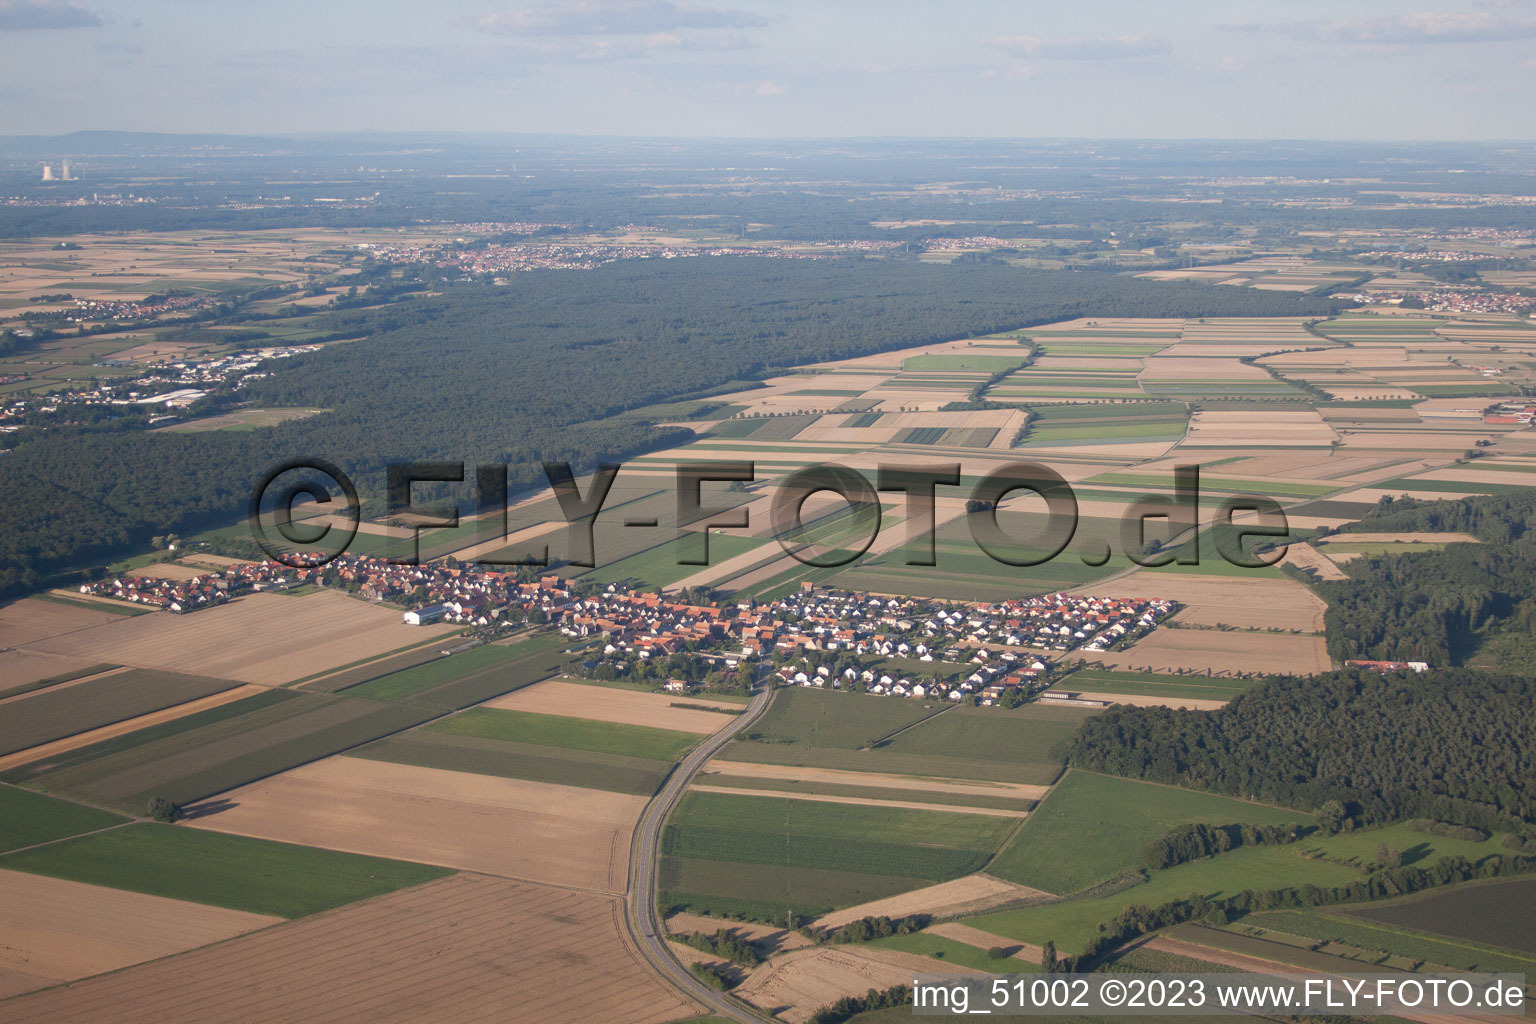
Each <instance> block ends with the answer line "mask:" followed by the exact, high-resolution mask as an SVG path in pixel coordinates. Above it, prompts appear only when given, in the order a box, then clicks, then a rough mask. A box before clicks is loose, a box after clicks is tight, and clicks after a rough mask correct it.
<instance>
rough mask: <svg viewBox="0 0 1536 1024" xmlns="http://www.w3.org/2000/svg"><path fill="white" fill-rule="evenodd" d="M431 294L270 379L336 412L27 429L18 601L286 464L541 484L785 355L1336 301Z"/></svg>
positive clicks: (758, 291) (207, 521)
mask: <svg viewBox="0 0 1536 1024" xmlns="http://www.w3.org/2000/svg"><path fill="white" fill-rule="evenodd" d="M432 291H433V292H434V293H436V294H433V295H431V296H423V297H413V298H407V299H404V300H401V301H397V302H394V303H391V304H389V305H386V306H383V307H379V308H374V309H365V310H344V311H338V312H335V313H331V314H328V315H327V316H326V317H325V318H324V319H323V320H321V321H319V322H317V323H316V324H315V327H314V329H315V330H316V331H319V332H321V333H324V334H330V335H333V336H350V337H358V336H362V337H364V339H365V340H361V341H355V342H347V343H342V344H336V345H330V346H327V347H326V348H324V349H323V350H321V351H319V352H316V353H312V354H309V355H304V356H298V357H294V358H291V359H286V360H283V362H282V364H281V365H280V366H275V367H274V370H275V372H274V373H273V374H272V376H270V377H268V378H266V379H265V380H263V381H260V382H259V383H257V384H256V385H255V386H253V387H252V388H251V390H250V397H251V398H252V399H253V400H255V401H256V402H257V403H258V404H262V405H277V406H309V407H319V408H326V409H329V410H330V411H329V412H328V413H325V414H323V415H319V416H314V417H311V418H308V419H303V420H295V421H290V422H287V423H284V424H281V425H278V426H275V427H271V428H267V429H263V430H257V431H246V432H221V431H207V432H202V433H185V434H184V433H142V432H117V433H114V432H94V431H89V430H85V429H78V430H74V431H50V432H47V433H44V434H41V435H39V436H37V437H35V438H33V439H31V440H29V441H27V442H26V443H24V444H21V445H18V447H17V448H16V449H15V450H13V451H12V452H11V453H10V454H8V455H7V456H5V458H4V460H3V461H0V488H3V490H4V493H5V494H6V502H5V506H4V529H3V530H0V595H5V594H13V593H17V592H20V591H22V590H25V589H28V588H32V587H36V586H38V585H40V584H41V583H42V582H43V581H44V580H45V579H46V577H47V576H48V574H49V573H52V572H55V571H57V570H60V569H63V568H66V567H81V566H82V565H84V564H86V563H88V562H89V561H91V560H100V559H103V558H106V557H109V556H111V555H113V554H116V553H120V552H123V551H125V550H127V549H130V548H132V547H133V546H134V545H141V544H143V542H145V541H146V540H147V539H148V538H149V536H150V535H152V534H164V533H166V532H168V531H176V532H180V533H187V532H189V531H190V530H192V529H193V528H196V527H200V526H207V525H214V524H216V523H220V522H224V521H228V520H230V519H232V518H233V517H234V516H235V515H237V514H238V513H239V512H240V511H241V510H242V509H243V507H244V505H245V503H246V502H247V501H248V499H249V497H250V492H251V490H252V488H253V487H254V486H255V484H256V482H257V481H259V480H260V479H261V477H262V475H263V474H264V473H265V472H266V470H267V468H268V467H269V466H271V465H273V464H274V463H276V462H279V461H281V460H285V459H290V458H296V457H319V458H324V459H328V460H330V461H331V462H334V463H336V464H337V465H339V466H340V467H342V468H343V469H344V470H345V471H346V472H347V473H348V474H349V475H351V476H352V478H353V479H354V480H355V481H357V484H358V486H359V488H360V489H361V490H362V491H363V492H364V494H365V495H368V496H371V497H373V498H376V499H377V498H379V497H381V496H382V495H383V493H384V488H383V467H384V465H385V463H386V462H388V461H393V460H431V459H440V460H450V461H458V460H465V461H469V462H487V463H494V462H501V463H506V464H507V465H508V466H509V471H508V472H509V482H510V486H511V488H512V490H513V491H518V490H521V489H524V488H527V487H530V486H533V485H535V484H540V485H541V484H542V481H543V476H542V470H541V469H540V465H539V464H540V463H541V462H542V461H545V460H552V461H562V462H570V463H572V464H573V465H574V466H576V467H577V468H578V470H580V469H581V468H585V467H591V466H593V465H595V464H597V463H599V462H604V461H615V460H621V459H623V458H625V457H628V456H631V455H634V454H637V453H639V452H642V451H646V450H654V449H656V448H658V447H663V446H666V445H670V444H675V443H677V442H678V441H679V440H681V439H682V438H684V437H688V436H692V435H691V432H688V431H686V430H682V429H679V428H661V427H657V426H655V425H654V423H652V422H651V421H649V420H648V419H647V418H646V417H645V415H644V413H643V409H644V407H646V406H648V405H653V404H657V403H664V402H671V401H676V400H678V399H684V398H692V397H702V396H705V395H708V394H710V393H713V392H718V391H719V390H720V389H721V388H722V387H724V386H725V385H728V384H730V383H731V382H746V381H751V380H754V379H756V378H759V377H763V376H767V375H770V374H772V373H774V372H776V371H778V370H781V369H783V368H785V367H791V366H795V365H800V364H804V363H810V362H815V361H819V360H827V359H838V358H844V357H848V356H854V355H860V354H864V353H871V352H879V351H886V350H890V349H898V348H904V347H909V346H915V345H922V344H926V343H931V342H936V341H941V340H948V339H953V338H956V337H967V336H971V335H975V334H980V333H987V332H994V331H1000V330H1004V329H1012V328H1017V327H1021V326H1028V325H1032V324H1040V323H1046V322H1050V321H1054V320H1059V319H1066V318H1070V317H1077V316H1142V317H1160V316H1274V315H1278V314H1289V315H1297V314H1316V315H1325V314H1326V313H1327V312H1328V311H1329V310H1331V309H1333V308H1334V304H1332V303H1329V302H1328V301H1326V300H1321V299H1315V298H1308V297H1297V296H1294V295H1285V294H1281V293H1267V292H1258V291H1251V290H1248V289H1238V288H1221V287H1217V286H1211V285H1187V284H1163V283H1155V282H1147V281H1140V280H1136V279H1133V278H1126V277H1118V276H1112V275H1103V274H1079V273H1072V272H1067V271H1030V270H1019V269H1015V268H1011V267H1006V266H991V265H965V266H955V267H942V266H929V265H924V264H918V263H895V262H886V261H866V260H861V259H856V258H855V259H839V260H831V261H815V262H812V261H805V262H799V261H786V260H760V259H752V258H732V259H717V260H703V259H699V260H677V261H671V260H669V261H661V260H657V261H635V262H626V263H620V264H612V265H609V266H605V267H602V268H599V269H597V270H592V271H582V272H569V271H536V272H530V273H524V274H518V275H515V277H513V278H512V279H511V283H510V284H509V285H507V286H504V287H494V286H488V285H484V284H478V285H477V284H455V283H452V282H434V283H433V285H432ZM739 386H742V387H745V386H750V385H748V384H745V383H743V384H740V385H739ZM637 410H640V411H638V412H637ZM470 475H471V476H472V475H473V474H472V472H471V474H470ZM466 493H468V492H466ZM370 507H372V508H377V505H373V506H370Z"/></svg>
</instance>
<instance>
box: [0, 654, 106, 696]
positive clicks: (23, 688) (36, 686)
mask: <svg viewBox="0 0 1536 1024" xmlns="http://www.w3.org/2000/svg"><path fill="white" fill-rule="evenodd" d="M121 667H122V666H121V665H114V664H111V663H110V662H102V663H100V664H96V665H87V666H86V667H85V668H77V669H75V670H74V671H73V672H60V673H59V674H58V675H56V676H47V677H45V678H43V679H34V680H32V681H31V682H30V683H19V684H17V685H16V686H12V687H11V688H9V689H0V696H4V697H19V696H20V695H21V694H23V693H33V692H35V691H37V690H46V689H48V687H50V686H58V685H59V684H60V683H69V682H73V681H74V680H76V679H84V678H85V677H86V676H94V675H96V674H98V673H100V672H107V671H110V670H111V669H114V668H121Z"/></svg>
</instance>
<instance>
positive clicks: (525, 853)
mask: <svg viewBox="0 0 1536 1024" xmlns="http://www.w3.org/2000/svg"><path fill="white" fill-rule="evenodd" d="M644 805H645V798H644V797H642V796H634V795H628V794H623V793H613V792H605V791H602V790H597V789H582V788H578V787H576V786H565V785H558V784H554V783H548V782H531V781H527V780H523V779H509V778H500V777H495V776H485V775H474V774H470V773H468V772H460V771H444V770H442V769H437V768H423V767H418V766H415V765H408V764H396V763H392V762H388V761H377V760H371V759H366V758H361V757H333V758H328V759H326V760H323V761H316V762H314V763H312V764H306V765H302V766H300V767H298V768H294V769H292V770H290V771H287V772H284V773H283V774H281V775H276V776H273V777H272V778H269V779H264V780H262V781H260V782H256V783H253V784H251V785H249V786H244V787H242V788H240V789H236V790H233V791H231V792H228V793H224V794H222V795H220V796H219V797H217V798H215V799H213V800H210V801H208V802H206V803H203V804H194V805H193V806H192V807H191V808H190V811H189V819H190V823H191V824H192V825H193V826H194V827H195V828H198V829H211V830H214V831H216V832H224V833H233V834H236V835H249V836H256V837H260V838H264V839H272V840H277V841H279V842H290V843H303V844H306V845H311V846H319V847H325V848H327V849H334V850H346V851H349V852H352V853H360V854H367V855H370V856H379V857H392V858H399V859H402V860H414V861H419V862H421V863H426V864H437V865H441V866H444V867H450V868H459V869H463V870H468V871H481V872H485V873H487V874H495V875H502V876H506V877H512V878H521V879H525V880H529V881H537V882H548V883H551V884H555V885H567V886H572V887H575V888H581V889H590V890H594V891H599V892H623V891H624V884H625V878H626V877H627V875H628V872H629V840H630V835H631V833H632V831H633V830H634V826H635V820H636V819H637V818H638V817H639V814H640V810H641V808H642V807H644ZM509 836H516V837H517V841H516V842H515V843H514V842H509V841H508V837H509Z"/></svg>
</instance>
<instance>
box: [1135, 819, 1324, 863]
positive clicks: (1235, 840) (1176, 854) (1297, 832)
mask: <svg viewBox="0 0 1536 1024" xmlns="http://www.w3.org/2000/svg"><path fill="white" fill-rule="evenodd" d="M1302 834H1303V829H1302V827H1301V826H1300V825H1207V824H1205V823H1204V822H1194V823H1192V824H1189V825H1180V826H1179V827H1178V828H1175V829H1173V830H1171V831H1169V832H1168V834H1167V835H1163V836H1159V837H1158V838H1156V839H1154V840H1152V841H1151V842H1150V843H1148V844H1147V846H1146V849H1145V850H1143V851H1142V857H1143V860H1144V861H1145V862H1146V865H1147V867H1149V868H1152V869H1154V870H1162V869H1163V868H1171V867H1174V866H1175V865H1178V864H1187V863H1189V862H1190V861H1192V860H1201V859H1203V858H1205V857H1214V856H1215V855H1216V854H1218V853H1226V852H1227V851H1228V850H1235V849H1237V848H1238V847H1239V846H1280V845H1284V844H1286V843H1294V842H1295V841H1296V840H1298V839H1300V838H1301V837H1302Z"/></svg>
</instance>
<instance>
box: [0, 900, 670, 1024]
mask: <svg viewBox="0 0 1536 1024" xmlns="http://www.w3.org/2000/svg"><path fill="white" fill-rule="evenodd" d="M619 915H620V907H619V904H618V901H617V900H616V899H614V898H613V897H607V896H600V895H597V894H592V893H582V892H574V891H571V890H568V889H556V888H550V887H546V886H538V885H528V884H525V883H521V882H514V881H510V880H506V879H498V878H486V877H483V876H478V875H455V876H453V877H451V878H444V879H441V880H438V881H435V882H431V883H429V884H426V885H421V886H417V887H415V888H411V889H406V890H404V891H400V892H395V893H391V894H389V895H386V896H381V897H379V898H377V899H372V900H368V901H367V902H364V903H359V904H356V905H354V906H350V907H346V908H344V909H341V910H338V911H336V912H333V913H330V914H324V915H319V916H316V917H311V918H307V919H305V920H303V921H295V922H289V923H287V924H284V925H280V926H278V927H274V928H269V929H265V930H263V931H258V932H255V933H253V934H250V935H244V936H240V937H238V938H235V939H232V940H230V941H227V942H222V943H218V944H215V945H211V946H206V947H204V948H202V949H197V950H193V951H191V952H187V953H183V954H181V955H179V956H174V957H170V958H167V959H164V960H158V961H155V962H153V963H148V964H143V965H140V966H138V967H133V968H130V969H129V970H125V971H119V972H117V973H115V974H109V975H105V976H103V977H98V978H93V979H90V980H86V981H81V982H77V983H75V984H73V985H69V986H64V987H60V988H55V989H50V990H49V991H46V992H39V993H35V994H32V995H28V996H24V997H21V998H19V999H15V1000H12V1001H10V1002H8V1003H6V1005H5V1009H6V1019H7V1021H8V1024H41V1022H44V1021H47V1022H55V1021H60V1020H83V1019H90V1020H92V1021H99V1022H101V1024H130V1022H134V1024H137V1022H143V1021H148V1020H154V1021H156V1022H162V1024H248V1022H249V1021H252V1020H257V1019H260V1018H261V1017H262V1016H264V1015H265V1016H267V1017H269V1019H278V1020H319V1019H324V1020H327V1021H332V1022H335V1024H418V1022H420V1021H423V1020H431V1019H444V1018H445V1017H447V1016H451V1017H452V1019H456V1020H463V1021H475V1022H481V1021H484V1022H491V1021H498V1020H501V1021H504V1020H506V1019H507V1012H508V1010H507V1008H508V1007H516V1008H517V1012H518V1014H519V1015H524V1014H525V1015H527V1019H529V1020H560V1021H569V1022H571V1024H611V1022H612V1021H615V1020H624V1021H631V1022H634V1024H667V1022H670V1021H674V1020H678V1019H680V1018H685V1017H688V1016H689V1015H691V1014H693V1013H695V1012H696V1011H697V1009H698V1008H697V1007H696V1006H695V1005H694V1004H692V1003H691V1001H689V1000H687V999H685V998H683V997H681V996H679V995H677V994H675V993H674V992H673V991H672V990H671V989H670V988H669V987H667V986H664V985H663V984H662V983H661V982H660V981H659V980H657V979H656V977H655V976H654V975H653V974H652V972H651V970H650V969H649V968H648V967H647V966H646V965H645V963H644V961H642V960H641V959H640V956H639V954H638V953H636V952H635V951H634V950H633V949H632V948H631V947H630V945H629V943H628V941H627V940H626V939H625V938H623V937H622V933H621V929H620V927H619V923H618V922H619ZM510 921H517V922H528V923H529V924H530V925H534V926H530V927H513V928H509V927H508V922H510ZM594 962H595V963H601V964H602V971H601V973H600V976H595V975H594V973H593V968H592V964H593V963H594ZM235 977H238V978H240V979H241V980H242V984H240V985H238V986H232V985H230V983H229V979H231V978H235ZM469 979H473V983H469ZM211 991H218V992H220V997H219V998H218V999H217V1000H211V999H210V998H209V996H208V993H209V992H211Z"/></svg>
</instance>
